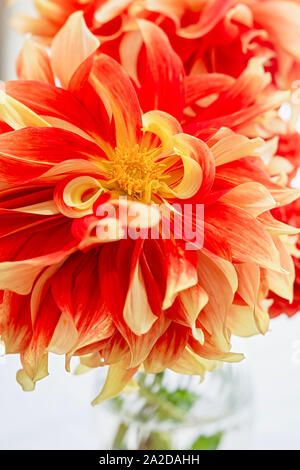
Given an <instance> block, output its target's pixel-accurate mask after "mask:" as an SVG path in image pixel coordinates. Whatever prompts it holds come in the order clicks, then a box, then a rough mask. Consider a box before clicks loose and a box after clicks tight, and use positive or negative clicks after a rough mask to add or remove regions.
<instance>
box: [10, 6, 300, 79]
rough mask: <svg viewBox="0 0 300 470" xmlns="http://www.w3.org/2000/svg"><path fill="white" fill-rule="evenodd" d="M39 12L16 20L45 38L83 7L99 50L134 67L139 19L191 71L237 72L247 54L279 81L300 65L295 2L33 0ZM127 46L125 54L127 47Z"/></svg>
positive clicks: (293, 75)
mask: <svg viewBox="0 0 300 470" xmlns="http://www.w3.org/2000/svg"><path fill="white" fill-rule="evenodd" d="M34 4H35V6H36V9H37V12H38V16H37V18H28V17H25V16H24V15H19V16H17V17H16V18H15V20H14V23H15V26H16V27H17V28H18V29H19V30H21V31H23V32H26V33H28V32H30V33H32V34H33V35H34V36H37V37H39V38H40V39H42V40H43V41H45V42H46V43H47V44H49V43H51V41H52V39H53V37H54V36H55V35H56V34H57V32H58V31H59V29H60V28H61V27H62V26H63V25H64V24H65V22H66V20H67V19H68V17H69V16H70V15H71V14H72V13H74V12H75V11H78V10H82V11H83V12H84V16H85V20H86V22H87V25H88V27H89V29H90V30H91V31H92V32H93V33H94V34H95V35H97V36H98V37H99V39H100V40H101V43H102V47H103V51H104V52H107V53H111V54H112V55H113V56H114V57H115V58H116V59H117V60H119V61H121V62H122V63H123V65H124V66H130V67H132V66H133V62H134V55H138V54H139V52H140V48H141V45H142V41H143V38H142V36H141V34H140V25H139V19H147V20H149V21H151V22H153V23H156V24H157V25H159V26H160V27H161V28H162V29H163V30H164V31H165V32H166V33H167V35H168V37H169V39H170V40H171V44H172V46H173V48H174V49H175V51H176V52H177V53H178V54H179V55H180V57H181V58H182V60H183V63H184V66H185V69H186V71H187V72H188V73H195V72H196V73H199V71H201V72H203V71H206V72H214V73H216V72H217V73H226V74H229V75H231V76H234V77H237V76H238V75H240V73H241V72H242V71H243V70H244V69H245V67H246V66H247V63H248V61H249V59H250V58H252V57H254V56H255V57H261V56H264V57H267V58H268V59H269V69H270V71H271V72H272V75H273V78H274V80H276V81H277V83H278V84H279V86H280V87H288V86H289V85H290V83H291V79H295V78H297V73H298V70H299V59H300V55H299V50H300V35H299V28H300V23H299V17H300V5H299V3H298V1H297V0H288V1H286V0H239V1H237V0H212V1H208V0H202V1H196V0H178V1H170V0H159V1H157V0H155V1H153V0H142V1H141V0H117V1H116V0H106V1H105V0H77V1H74V0H49V1H47V2H46V3H45V2H43V1H40V0H35V1H34ZM128 47H129V48H130V54H129V55H128V54H126V49H127V48H128Z"/></svg>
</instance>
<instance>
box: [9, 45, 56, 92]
mask: <svg viewBox="0 0 300 470" xmlns="http://www.w3.org/2000/svg"><path fill="white" fill-rule="evenodd" d="M17 74H18V77H19V79H20V80H34V81H37V82H45V83H51V84H53V85H54V84H55V80H54V76H53V71H52V67H51V63H50V58H49V55H48V53H47V50H46V49H45V48H44V47H43V46H42V45H41V44H39V43H37V42H36V41H33V40H31V39H27V41H26V42H25V44H24V46H23V49H22V51H21V52H20V54H19V57H18V61H17Z"/></svg>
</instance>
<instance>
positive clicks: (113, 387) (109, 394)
mask: <svg viewBox="0 0 300 470" xmlns="http://www.w3.org/2000/svg"><path fill="white" fill-rule="evenodd" d="M128 366H129V358H128V356H125V357H124V358H123V359H122V361H120V362H118V363H117V364H113V365H112V366H110V368H109V370H108V374H107V378H106V382H105V384H104V386H103V389H102V391H101V393H100V394H99V395H98V396H97V397H96V398H95V399H94V400H93V402H92V405H93V406H95V405H100V403H102V402H103V401H105V400H109V399H111V398H114V397H116V396H118V395H119V394H120V393H121V392H122V390H123V389H124V388H125V387H126V385H127V384H128V383H129V382H130V380H131V379H132V377H133V376H134V374H135V373H136V372H137V370H138V367H135V368H131V369H129V368H128Z"/></svg>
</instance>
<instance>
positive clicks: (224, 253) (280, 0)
mask: <svg viewBox="0 0 300 470" xmlns="http://www.w3.org/2000/svg"><path fill="white" fill-rule="evenodd" d="M34 4H35V6H36V10H37V15H36V16H35V17H32V18H30V17H26V16H24V15H19V16H18V17H15V18H14V19H13V21H14V25H15V27H17V28H18V29H19V30H22V32H24V33H30V36H29V37H27V39H26V41H25V44H24V47H23V49H22V51H21V52H20V54H19V56H18V60H17V73H18V80H15V81H8V82H5V83H1V85H0V258H1V259H0V289H1V290H0V300H1V307H0V308H1V309H0V335H1V340H2V342H3V343H4V344H5V349H6V352H7V353H8V354H19V355H20V358H21V362H22V367H23V368H22V369H21V370H20V371H19V372H18V373H17V380H18V382H19V383H20V384H21V385H22V387H23V389H24V390H33V389H34V387H35V384H36V382H37V381H39V380H40V379H42V378H44V377H45V376H47V375H48V354H49V353H54V354H63V355H65V357H66V369H67V370H70V361H71V359H72V357H73V356H79V357H80V359H81V364H82V367H85V368H95V367H103V366H109V370H108V374H107V379H106V382H105V384H104V387H103V389H102V391H101V392H100V394H99V395H98V397H97V398H96V399H95V400H94V404H98V403H100V402H102V401H104V400H106V399H109V398H113V397H116V396H118V395H119V394H120V392H121V391H122V390H123V389H124V388H125V387H126V386H128V385H130V384H131V385H132V383H133V378H134V376H135V374H136V373H137V371H138V370H141V369H142V370H143V372H144V373H145V374H159V373H161V372H163V371H165V370H166V369H171V370H172V371H175V372H177V373H179V374H184V375H198V376H201V377H204V375H205V373H206V371H212V370H213V369H215V368H216V367H219V366H220V364H221V363H223V362H236V361H240V360H242V359H243V354H240V353H236V352H232V351H231V342H230V341H231V335H239V336H242V337H248V336H251V335H255V334H265V333H266V332H267V331H268V328H269V319H270V317H274V316H277V315H279V314H281V313H287V314H290V315H291V314H294V313H296V312H297V310H298V309H299V303H298V302H299V295H300V294H299V286H300V281H299V279H300V277H299V276H300V275H299V273H300V271H299V270H300V263H299V253H300V252H299V249H300V242H299V239H298V234H299V229H298V228H297V226H299V217H300V207H299V195H300V191H299V190H298V189H294V188H293V179H294V177H295V175H296V173H297V169H298V166H300V135H299V133H298V130H299V122H300V120H299V119H300V114H299V109H300V108H299V104H300V100H299V98H300V96H297V95H298V91H299V86H300V82H299V83H298V82H297V77H298V74H299V72H300V3H299V1H297V0H290V1H288V0H239V1H237V0H106V1H105V0H47V1H43V0H35V1H34ZM294 291H295V296H294ZM293 299H295V300H294V301H293Z"/></svg>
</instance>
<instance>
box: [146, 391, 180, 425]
mask: <svg viewBox="0 0 300 470" xmlns="http://www.w3.org/2000/svg"><path fill="white" fill-rule="evenodd" d="M139 393H140V395H141V396H142V397H144V398H145V399H146V400H147V402H148V403H149V404H150V405H154V406H155V407H158V408H160V409H161V410H163V411H164V412H165V413H166V414H167V415H168V416H169V417H170V418H173V419H175V420H176V421H182V420H183V419H184V417H185V412H184V411H181V410H179V409H178V408H176V406H174V405H172V403H170V402H168V401H166V400H163V399H162V398H161V397H159V396H157V395H155V394H153V393H151V392H150V390H149V389H148V388H147V387H145V386H144V385H143V384H142V383H139Z"/></svg>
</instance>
